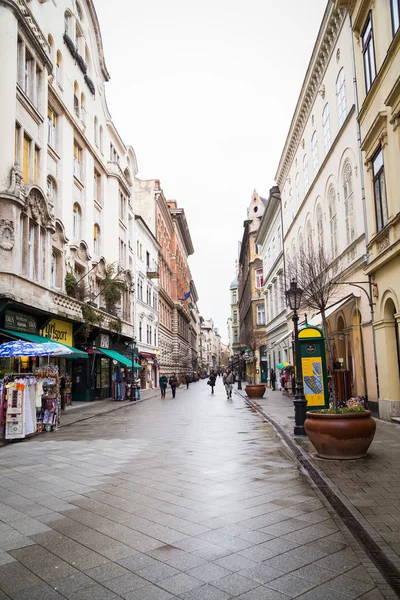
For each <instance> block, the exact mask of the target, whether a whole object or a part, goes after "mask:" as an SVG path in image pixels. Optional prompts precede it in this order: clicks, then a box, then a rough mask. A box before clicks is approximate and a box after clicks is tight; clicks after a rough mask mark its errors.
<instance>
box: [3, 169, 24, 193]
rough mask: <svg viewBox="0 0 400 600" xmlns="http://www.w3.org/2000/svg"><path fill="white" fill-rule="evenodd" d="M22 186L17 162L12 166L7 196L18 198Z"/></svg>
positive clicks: (20, 172) (20, 171)
mask: <svg viewBox="0 0 400 600" xmlns="http://www.w3.org/2000/svg"><path fill="white" fill-rule="evenodd" d="M21 186H22V170H21V167H20V166H19V164H18V163H17V162H15V163H14V164H13V166H12V167H11V171H10V185H9V186H8V188H7V189H6V193H7V194H12V195H14V196H19V195H20V193H21Z"/></svg>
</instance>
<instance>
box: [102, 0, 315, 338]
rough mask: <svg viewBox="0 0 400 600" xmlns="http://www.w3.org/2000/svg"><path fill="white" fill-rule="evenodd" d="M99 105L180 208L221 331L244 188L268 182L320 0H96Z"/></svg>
mask: <svg viewBox="0 0 400 600" xmlns="http://www.w3.org/2000/svg"><path fill="white" fill-rule="evenodd" d="M95 5H96V9H97V12H98V17H99V20H100V26H101V31H102V36H103V43H104V50H105V58H106V64H107V67H108V70H109V72H110V74H111V81H110V82H109V83H108V84H107V86H106V90H107V101H108V106H109V109H110V112H111V115H112V118H113V121H114V123H115V124H116V126H117V129H118V130H119V132H120V134H121V136H122V138H123V140H124V141H125V143H126V144H130V145H132V146H133V147H134V149H135V152H136V156H137V159H138V164H139V177H142V178H157V179H160V181H161V186H162V188H163V190H164V193H165V195H166V197H167V198H168V199H175V200H177V202H178V206H180V207H183V208H184V209H185V212H186V216H187V220H188V223H189V227H190V232H191V235H192V239H193V244H194V248H195V254H194V255H193V256H192V257H190V259H189V261H190V267H191V271H192V275H193V278H194V281H195V284H196V287H197V291H198V294H199V297H200V300H199V303H198V305H199V309H200V311H201V313H202V314H203V316H204V317H206V318H208V317H211V318H212V319H213V320H214V323H215V326H216V327H218V328H219V331H220V333H221V335H222V340H223V341H225V342H227V339H228V335H227V327H226V320H227V318H228V316H229V314H230V306H229V301H230V295H229V285H230V283H231V281H232V279H233V278H234V275H235V259H236V258H237V249H238V241H239V240H240V239H241V237H242V233H243V221H244V219H245V218H246V209H247V206H248V204H249V203H250V200H251V194H252V192H253V190H254V189H256V190H257V191H258V193H259V194H260V195H262V196H267V195H268V190H269V189H270V187H272V185H274V175H275V172H276V169H277V165H278V161H279V157H280V154H281V152H282V148H283V144H284V142H285V139H286V135H287V131H288V128H289V124H290V121H291V118H292V114H293V110H294V107H295V105H296V101H297V98H298V95H299V92H300V87H301V84H302V81H303V78H304V75H305V71H306V68H307V65H308V62H309V59H310V56H311V52H312V48H313V46H314V42H315V39H316V36H317V33H318V29H319V25H320V22H321V19H322V15H323V12H324V9H325V7H326V1H325V0H306V1H305V2H300V1H299V0H281V1H280V2H275V1H274V0H201V2H199V1H197V2H194V1H193V0H114V1H110V0H95Z"/></svg>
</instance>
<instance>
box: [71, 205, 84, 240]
mask: <svg viewBox="0 0 400 600" xmlns="http://www.w3.org/2000/svg"><path fill="white" fill-rule="evenodd" d="M81 223H82V211H81V207H80V206H79V204H78V203H77V202H75V204H74V209H73V214H72V237H73V239H74V240H80V239H81Z"/></svg>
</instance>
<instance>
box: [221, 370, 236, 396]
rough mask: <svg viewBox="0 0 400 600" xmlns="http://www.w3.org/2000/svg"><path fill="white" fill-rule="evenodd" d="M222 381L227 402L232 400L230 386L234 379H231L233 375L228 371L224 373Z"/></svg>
mask: <svg viewBox="0 0 400 600" xmlns="http://www.w3.org/2000/svg"><path fill="white" fill-rule="evenodd" d="M222 381H223V383H224V386H225V390H226V397H227V399H228V400H230V399H231V398H232V386H233V382H234V381H235V379H234V377H233V373H232V372H231V371H230V370H229V369H227V370H226V371H225V373H224V376H223V378H222Z"/></svg>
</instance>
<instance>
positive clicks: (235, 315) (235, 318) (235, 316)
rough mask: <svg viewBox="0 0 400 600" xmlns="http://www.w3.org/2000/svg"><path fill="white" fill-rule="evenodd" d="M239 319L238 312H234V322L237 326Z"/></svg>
mask: <svg viewBox="0 0 400 600" xmlns="http://www.w3.org/2000/svg"><path fill="white" fill-rule="evenodd" d="M237 317H238V314H237V310H234V311H233V322H234V323H235V324H236V323H237Z"/></svg>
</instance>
